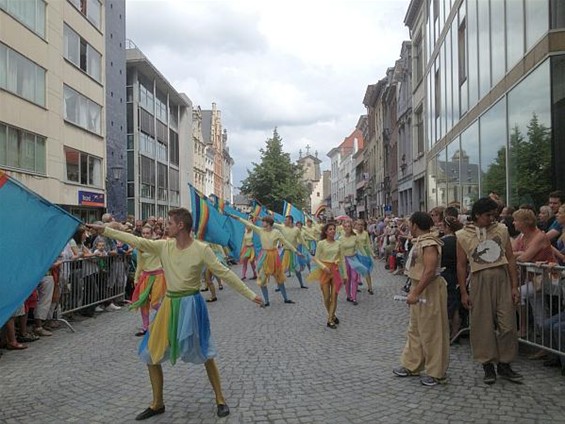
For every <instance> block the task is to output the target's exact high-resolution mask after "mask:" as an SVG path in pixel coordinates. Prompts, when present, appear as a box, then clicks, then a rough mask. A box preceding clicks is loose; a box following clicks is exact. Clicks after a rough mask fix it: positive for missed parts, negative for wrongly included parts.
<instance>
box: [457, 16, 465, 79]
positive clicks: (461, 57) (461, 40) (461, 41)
mask: <svg viewBox="0 0 565 424" xmlns="http://www.w3.org/2000/svg"><path fill="white" fill-rule="evenodd" d="M466 33H467V21H466V20H463V22H461V25H459V30H458V31H457V52H458V63H459V67H458V68H459V85H461V84H463V83H464V82H465V81H466V80H467V40H466V38H467V36H466Z"/></svg>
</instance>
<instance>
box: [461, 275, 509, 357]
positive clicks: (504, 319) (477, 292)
mask: <svg viewBox="0 0 565 424" xmlns="http://www.w3.org/2000/svg"><path fill="white" fill-rule="evenodd" d="M470 297H471V303H472V308H471V322H470V324H471V349H472V350H473V358H474V359H475V361H477V362H480V363H481V364H486V363H490V362H492V363H498V362H503V363H506V364H507V363H510V362H512V361H513V360H514V358H515V357H516V354H517V353H518V335H517V332H516V309H515V308H514V305H513V303H512V287H511V284H510V277H509V275H508V270H507V267H506V266H498V267H495V268H488V269H484V270H482V271H477V272H474V273H473V274H472V275H471V288H470Z"/></svg>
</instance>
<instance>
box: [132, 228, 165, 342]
mask: <svg viewBox="0 0 565 424" xmlns="http://www.w3.org/2000/svg"><path fill="white" fill-rule="evenodd" d="M141 237H143V238H144V239H147V240H152V239H153V229H152V228H151V227H150V226H149V225H144V226H143V228H142V229H141ZM136 249H137V248H136ZM137 250H138V252H137V267H136V268H135V276H134V284H135V289H134V291H133V295H132V297H131V301H132V304H131V306H130V308H139V310H140V312H141V322H142V324H143V327H142V329H141V331H138V332H137V333H135V335H136V336H144V335H145V333H147V329H148V328H149V312H150V310H153V311H157V310H158V309H159V306H160V305H161V301H162V300H163V298H164V297H165V293H166V291H167V285H166V283H165V273H164V271H163V267H162V266H161V260H160V259H159V257H158V256H157V255H155V254H153V253H149V252H144V251H140V250H139V249H137Z"/></svg>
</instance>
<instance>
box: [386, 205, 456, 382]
mask: <svg viewBox="0 0 565 424" xmlns="http://www.w3.org/2000/svg"><path fill="white" fill-rule="evenodd" d="M433 225H434V222H433V220H432V218H431V216H430V215H428V214H427V213H425V212H415V213H413V214H412V216H411V217H410V232H411V233H412V236H413V237H414V239H413V246H412V249H411V250H410V253H409V254H408V260H407V261H406V274H407V275H408V277H409V278H410V280H411V282H412V285H411V289H410V293H409V294H408V297H407V299H406V303H408V304H409V305H410V323H409V324H408V332H407V335H406V338H407V339H406V344H405V346H404V350H403V352H402V356H401V357H400V363H401V366H400V367H398V368H395V369H393V373H394V374H396V375H397V376H399V377H409V376H416V375H420V372H421V371H424V372H425V375H423V376H422V377H421V378H420V382H421V383H422V384H423V385H424V386H435V385H437V384H438V383H442V382H444V381H445V372H446V371H447V366H448V364H449V324H448V320H447V288H446V283H445V280H444V279H443V277H442V276H441V275H440V273H441V268H440V260H441V248H442V245H443V242H442V241H441V240H440V239H439V238H438V237H437V236H436V235H435V234H434V233H433V232H432V231H431V230H432V227H433Z"/></svg>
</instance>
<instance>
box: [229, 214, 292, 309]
mask: <svg viewBox="0 0 565 424" xmlns="http://www.w3.org/2000/svg"><path fill="white" fill-rule="evenodd" d="M227 215H228V216H230V217H231V218H233V219H235V220H238V221H239V222H241V223H242V224H243V225H245V226H246V227H247V228H251V229H252V230H253V231H254V232H256V233H257V234H258V235H259V237H260V238H261V253H260V254H259V260H258V262H257V274H258V278H257V284H258V285H259V287H260V288H261V293H262V294H263V300H264V302H265V306H269V305H270V303H269V290H268V289H267V284H268V283H269V280H270V279H271V277H275V281H276V282H277V287H278V288H279V290H280V292H281V294H282V297H283V299H284V303H294V301H293V300H290V299H289V298H288V296H287V294H286V287H285V286H284V281H285V276H284V272H283V268H282V264H281V260H280V258H279V255H278V252H277V244H278V243H281V244H282V245H283V246H285V247H286V248H287V249H289V250H291V251H293V252H294V253H298V254H299V255H300V253H299V252H298V251H297V250H296V248H295V247H294V246H293V245H292V244H291V243H290V242H289V241H288V240H287V239H285V238H284V236H283V235H282V233H281V232H280V231H279V230H277V229H276V228H273V224H274V222H275V221H274V219H273V217H272V216H264V217H263V218H261V223H262V225H263V227H262V228H261V227H259V226H257V225H255V224H253V223H252V222H249V221H247V220H245V219H242V218H240V217H238V216H235V215H231V214H227Z"/></svg>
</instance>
